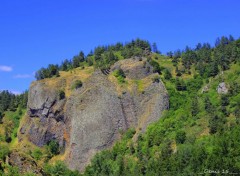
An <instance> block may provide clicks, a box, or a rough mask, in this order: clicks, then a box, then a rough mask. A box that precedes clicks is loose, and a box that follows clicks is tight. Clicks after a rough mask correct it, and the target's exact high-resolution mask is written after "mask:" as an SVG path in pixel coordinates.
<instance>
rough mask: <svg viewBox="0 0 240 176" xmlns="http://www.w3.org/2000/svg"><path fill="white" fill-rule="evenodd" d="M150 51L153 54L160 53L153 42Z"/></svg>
mask: <svg viewBox="0 0 240 176" xmlns="http://www.w3.org/2000/svg"><path fill="white" fill-rule="evenodd" d="M152 51H153V52H154V53H160V52H159V51H158V48H157V44H156V43H155V42H154V43H153V44H152Z"/></svg>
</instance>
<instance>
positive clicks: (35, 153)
mask: <svg viewBox="0 0 240 176" xmlns="http://www.w3.org/2000/svg"><path fill="white" fill-rule="evenodd" d="M31 155H32V157H33V158H34V159H36V160H40V159H41V158H42V156H43V153H42V152H41V150H40V149H35V150H34V151H33V152H32V154H31Z"/></svg>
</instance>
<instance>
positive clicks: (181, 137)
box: [175, 131, 186, 144]
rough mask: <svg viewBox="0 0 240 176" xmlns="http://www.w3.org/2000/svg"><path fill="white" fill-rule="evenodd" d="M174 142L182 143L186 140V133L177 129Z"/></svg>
mask: <svg viewBox="0 0 240 176" xmlns="http://www.w3.org/2000/svg"><path fill="white" fill-rule="evenodd" d="M175 139H176V142H177V143H178V144H183V143H184V142H185V140H186V133H185V131H178V132H177V134H176V138H175Z"/></svg>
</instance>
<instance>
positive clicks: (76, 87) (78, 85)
mask: <svg viewBox="0 0 240 176" xmlns="http://www.w3.org/2000/svg"><path fill="white" fill-rule="evenodd" d="M82 85H83V83H82V81H81V80H76V81H75V82H74V84H73V86H72V89H78V88H81V87H82Z"/></svg>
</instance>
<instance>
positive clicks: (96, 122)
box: [18, 58, 169, 171]
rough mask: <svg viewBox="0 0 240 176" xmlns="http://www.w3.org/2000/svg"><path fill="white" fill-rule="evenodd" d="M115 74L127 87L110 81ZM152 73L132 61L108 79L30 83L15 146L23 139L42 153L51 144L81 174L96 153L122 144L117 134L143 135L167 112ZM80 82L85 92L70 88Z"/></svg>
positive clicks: (88, 74)
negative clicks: (61, 93)
mask: <svg viewBox="0 0 240 176" xmlns="http://www.w3.org/2000/svg"><path fill="white" fill-rule="evenodd" d="M116 69H122V70H123V71H124V73H125V75H126V78H125V80H126V81H125V83H121V84H120V83H119V82H118V80H117V79H116V77H115V76H113V74H112V72H114V71H115V70H116ZM152 70H153V69H152V67H151V65H150V64H148V62H147V60H146V59H144V58H141V59H139V58H135V59H126V60H122V61H119V62H117V63H115V64H114V65H113V66H112V68H111V70H110V74H107V75H106V74H103V73H102V72H101V71H93V69H92V68H86V69H84V70H76V71H75V72H74V71H73V72H72V73H61V74H60V77H58V78H51V79H44V80H41V81H37V82H34V83H32V85H31V87H30V90H29V101H28V113H27V117H26V118H25V121H24V123H22V124H23V125H22V126H21V128H20V131H19V135H18V138H19V141H20V142H21V141H22V140H23V139H26V138H27V139H28V140H29V141H30V142H32V143H33V144H35V145H37V146H40V147H41V146H43V145H45V144H47V143H48V142H49V141H50V140H53V139H54V140H56V141H58V143H59V145H60V147H61V148H62V150H61V152H62V155H63V156H64V161H65V163H66V164H67V165H68V166H69V167H70V168H71V169H78V170H80V171H82V170H84V168H85V167H86V165H87V164H89V162H90V160H91V158H92V157H93V156H94V154H95V153H96V152H98V151H99V150H103V149H106V148H109V147H110V146H111V145H112V144H113V143H114V141H116V140H117V139H119V138H120V131H125V130H127V129H128V128H131V127H134V128H136V131H137V132H141V131H144V130H145V129H146V127H147V125H148V124H149V123H152V122H154V121H156V120H158V119H159V118H160V117H161V115H162V112H163V111H164V110H166V109H168V106H169V100H168V94H167V91H166V89H165V87H164V85H163V83H162V82H161V81H155V82H154V81H152V79H153V78H154V77H155V76H157V74H156V73H153V71H152ZM79 79H80V80H82V81H83V86H82V87H81V88H78V89H75V88H73V87H72V85H73V84H74V82H75V81H76V80H79ZM60 90H63V91H64V92H65V97H64V98H59V91H60Z"/></svg>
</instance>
